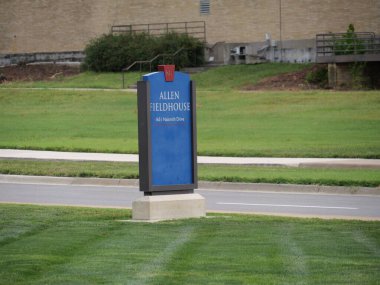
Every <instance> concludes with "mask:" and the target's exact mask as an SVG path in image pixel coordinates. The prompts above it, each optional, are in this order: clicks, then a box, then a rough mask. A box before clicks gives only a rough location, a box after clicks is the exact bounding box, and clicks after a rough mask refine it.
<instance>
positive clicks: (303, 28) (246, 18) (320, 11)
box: [0, 0, 380, 54]
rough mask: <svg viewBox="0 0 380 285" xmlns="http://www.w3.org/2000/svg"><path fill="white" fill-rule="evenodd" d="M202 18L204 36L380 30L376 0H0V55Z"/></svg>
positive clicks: (246, 39) (251, 38)
mask: <svg viewBox="0 0 380 285" xmlns="http://www.w3.org/2000/svg"><path fill="white" fill-rule="evenodd" d="M191 21H204V22H205V26H206V41H207V43H208V44H209V45H210V46H212V45H214V44H215V43H218V42H225V43H255V42H256V43H257V42H264V41H265V39H266V37H267V38H268V37H270V38H271V39H272V40H274V41H276V42H277V43H279V44H281V43H282V42H286V41H288V42H289V41H300V40H308V39H309V40H310V39H314V38H315V35H316V34H317V33H328V32H333V33H336V32H344V31H345V30H346V29H347V26H348V25H349V24H350V23H352V24H354V26H355V28H356V30H357V31H366V32H367V31H368V32H375V33H377V34H380V0H361V1H348V0H318V1H317V0H302V1H300V0H234V1H231V0H62V1H56V0H0V54H17V53H36V52H37V53H38V52H65V51H82V50H83V49H84V47H85V46H86V44H87V43H88V42H89V41H90V40H91V39H93V38H96V37H98V36H99V35H101V34H104V33H109V32H110V30H111V27H112V26H114V25H127V24H147V23H173V22H191Z"/></svg>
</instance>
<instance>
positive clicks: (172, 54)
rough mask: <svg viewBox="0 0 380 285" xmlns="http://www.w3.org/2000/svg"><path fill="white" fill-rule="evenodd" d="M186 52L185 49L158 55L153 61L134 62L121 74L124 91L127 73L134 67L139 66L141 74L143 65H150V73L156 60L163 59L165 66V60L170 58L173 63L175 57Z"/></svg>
mask: <svg viewBox="0 0 380 285" xmlns="http://www.w3.org/2000/svg"><path fill="white" fill-rule="evenodd" d="M184 50H186V49H185V48H183V47H182V48H180V49H178V50H177V51H175V52H174V53H170V54H168V53H161V54H158V55H156V56H155V57H153V58H152V59H149V60H136V61H135V62H133V63H132V64H130V65H129V66H127V67H126V68H123V69H122V70H121V74H122V82H123V84H122V88H123V89H124V88H125V83H126V81H125V72H127V71H129V70H130V69H131V68H132V67H134V66H135V65H137V64H139V70H140V72H141V71H142V65H143V64H148V65H149V72H151V71H152V63H153V62H154V61H156V60H158V59H159V58H162V59H163V64H165V59H166V58H168V57H170V58H171V62H172V63H173V61H174V59H175V57H176V56H177V55H178V54H179V53H180V52H182V51H184Z"/></svg>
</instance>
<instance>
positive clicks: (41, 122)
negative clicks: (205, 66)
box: [0, 89, 380, 158]
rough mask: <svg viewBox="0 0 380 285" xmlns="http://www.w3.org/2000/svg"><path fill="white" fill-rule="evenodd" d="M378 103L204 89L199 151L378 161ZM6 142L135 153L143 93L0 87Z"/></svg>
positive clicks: (378, 97) (0, 125)
mask: <svg viewBox="0 0 380 285" xmlns="http://www.w3.org/2000/svg"><path fill="white" fill-rule="evenodd" d="M379 107H380V92H378V91H374V92H324V91H323V92H322V91H315V92H239V91H200V92H198V99H197V112H198V115H197V117H198V150H199V154H201V155H224V156H272V157H273V156H274V157H275V156H278V157H364V158H365V157H367V158H369V157H372V158H379V157H380V113H379V111H378V110H379ZM0 147H2V148H28V149H49V150H64V151H95V152H122V153H125V152H126V153H136V152H137V102H136V95H135V94H134V93H127V92H119V91H115V92H104V91H95V92H94V91H62V90H17V89H0Z"/></svg>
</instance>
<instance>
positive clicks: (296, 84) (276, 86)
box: [243, 65, 326, 90]
mask: <svg viewBox="0 0 380 285" xmlns="http://www.w3.org/2000/svg"><path fill="white" fill-rule="evenodd" d="M321 68H326V67H325V66H323V65H313V66H312V67H308V68H305V69H303V70H301V71H296V72H289V73H284V74H280V75H276V76H271V77H267V78H264V79H262V80H260V81H259V82H258V83H257V84H253V85H248V86H244V87H243V90H308V89H321V88H323V87H322V86H321V85H320V84H314V83H309V82H307V80H306V77H307V75H308V74H309V73H310V72H317V71H318V70H320V69H321Z"/></svg>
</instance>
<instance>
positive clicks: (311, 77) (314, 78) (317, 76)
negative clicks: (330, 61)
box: [306, 66, 328, 87]
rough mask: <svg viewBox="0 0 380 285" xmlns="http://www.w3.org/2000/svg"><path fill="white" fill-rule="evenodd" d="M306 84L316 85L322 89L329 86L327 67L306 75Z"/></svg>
mask: <svg viewBox="0 0 380 285" xmlns="http://www.w3.org/2000/svg"><path fill="white" fill-rule="evenodd" d="M306 82H308V83H310V84H316V85H318V86H320V87H325V86H327V83H328V71H327V66H321V67H318V68H315V69H312V70H310V71H309V72H308V73H307V74H306Z"/></svg>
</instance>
